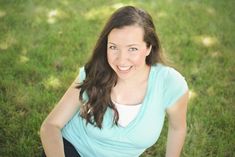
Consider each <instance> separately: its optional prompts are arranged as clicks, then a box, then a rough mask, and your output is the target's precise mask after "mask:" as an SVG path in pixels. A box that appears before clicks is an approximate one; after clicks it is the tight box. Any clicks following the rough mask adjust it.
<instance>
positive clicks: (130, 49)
mask: <svg viewBox="0 0 235 157" xmlns="http://www.w3.org/2000/svg"><path fill="white" fill-rule="evenodd" d="M137 50H138V49H137V48H135V47H131V48H129V49H128V51H137Z"/></svg>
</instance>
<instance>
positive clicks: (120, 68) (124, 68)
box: [118, 66, 131, 71]
mask: <svg viewBox="0 0 235 157" xmlns="http://www.w3.org/2000/svg"><path fill="white" fill-rule="evenodd" d="M130 68H131V66H118V69H119V70H122V71H127V70H129V69H130Z"/></svg>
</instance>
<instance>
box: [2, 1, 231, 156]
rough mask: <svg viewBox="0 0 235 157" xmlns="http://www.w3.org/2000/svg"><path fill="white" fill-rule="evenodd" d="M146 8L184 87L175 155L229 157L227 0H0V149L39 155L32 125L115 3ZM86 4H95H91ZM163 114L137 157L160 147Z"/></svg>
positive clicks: (72, 73) (163, 138)
mask: <svg viewBox="0 0 235 157" xmlns="http://www.w3.org/2000/svg"><path fill="white" fill-rule="evenodd" d="M125 4H133V5H136V6H139V7H142V8H144V9H146V10H148V11H149V12H150V13H151V14H152V16H153V19H154V22H155V24H156V28H157V31H158V34H159V37H160V40H161V42H162V47H163V49H164V51H165V53H166V54H167V56H168V57H169V58H170V59H171V60H173V61H174V64H175V66H176V68H177V69H178V70H179V71H180V72H181V73H182V74H183V75H184V76H185V77H186V79H187V81H188V84H189V88H190V91H191V98H190V102H189V106H188V117H187V118H188V134H187V138H186V142H185V146H184V149H183V152H182V156H183V157H204V156H209V157H232V156H235V147H234V146H235V140H234V139H235V133H234V129H235V122H234V112H235V104H234V103H235V101H234V96H235V90H234V89H235V77H234V76H235V75H234V73H235V59H234V58H235V54H234V53H235V52H234V50H235V44H234V42H235V33H234V31H235V30H234V28H235V23H234V21H235V11H234V6H235V2H234V1H233V0H224V1H215V0H191V1H187V0H167V1H164V0H158V1H155V0H149V1H148V2H144V1H141V0H139V1H125V0H123V1H116V0H112V1H108V0H102V1H94V0H91V1H85V0H62V1H56V0H51V1H46V0H34V1H30V0H24V1H23V0H17V1H14V0H8V1H4V0H0V156H1V157H32V156H40V151H41V149H42V148H41V144H40V138H39V133H38V132H39V128H40V125H41V123H42V121H43V119H44V118H45V117H46V116H47V114H48V113H49V112H50V110H51V109H52V108H53V106H54V104H56V102H57V101H58V100H59V98H60V97H61V96H62V95H63V93H64V92H65V90H66V88H67V87H68V86H69V84H70V83H71V82H72V81H73V79H74V78H75V76H76V75H77V73H78V68H79V67H80V66H82V65H83V64H84V63H85V62H86V60H87V58H88V57H89V55H90V53H91V50H92V47H93V46H94V42H95V41H96V39H97V36H98V33H99V31H100V30H101V29H102V26H103V25H104V22H105V20H106V19H107V18H108V16H109V15H110V14H111V13H112V11H114V10H115V7H118V6H120V5H125ZM93 6H96V7H95V8H94V7H93ZM166 134H167V121H166V123H165V127H164V130H163V132H162V134H161V137H160V139H159V141H158V142H157V143H156V144H155V145H154V146H153V147H151V148H149V149H148V150H147V151H146V152H145V153H144V154H143V155H142V157H162V156H164V153H165V145H166Z"/></svg>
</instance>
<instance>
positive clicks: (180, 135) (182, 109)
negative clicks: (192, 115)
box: [166, 92, 189, 157]
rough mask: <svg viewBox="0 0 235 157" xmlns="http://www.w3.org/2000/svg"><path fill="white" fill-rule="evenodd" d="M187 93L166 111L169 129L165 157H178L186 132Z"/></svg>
mask: <svg viewBox="0 0 235 157" xmlns="http://www.w3.org/2000/svg"><path fill="white" fill-rule="evenodd" d="M188 97H189V94H188V92H187V93H185V94H184V95H183V96H182V97H181V98H180V99H179V100H178V101H177V102H176V104H174V105H172V107H170V108H168V109H167V114H168V119H169V129H168V137H167V148H166V157H180V153H181V150H182V148H183V145H184V139H185V136H186V132H187V124H186V112H187V103H188Z"/></svg>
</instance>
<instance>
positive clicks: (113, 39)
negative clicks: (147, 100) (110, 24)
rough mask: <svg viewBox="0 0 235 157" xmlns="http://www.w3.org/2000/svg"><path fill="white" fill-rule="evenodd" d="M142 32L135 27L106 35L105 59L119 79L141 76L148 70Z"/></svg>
mask: <svg viewBox="0 0 235 157" xmlns="http://www.w3.org/2000/svg"><path fill="white" fill-rule="evenodd" d="M143 38H144V30H143V29H142V28H141V27H139V26H136V25H133V26H125V27H123V28H120V29H116V28H115V29H113V30H112V31H111V32H110V33H109V35H108V43H107V59H108V63H109V65H110V66H111V68H112V69H113V70H114V71H115V72H116V74H117V75H118V78H119V79H129V78H133V77H139V76H141V75H143V72H144V71H145V70H146V68H148V66H147V64H146V62H145V59H146V57H147V56H148V55H149V53H150V50H151V46H150V47H149V48H148V47H147V45H146V43H145V42H144V40H143Z"/></svg>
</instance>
